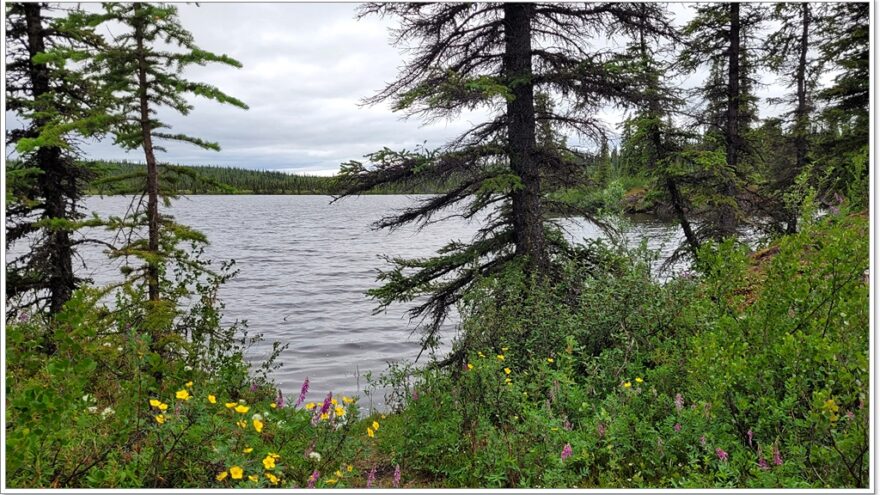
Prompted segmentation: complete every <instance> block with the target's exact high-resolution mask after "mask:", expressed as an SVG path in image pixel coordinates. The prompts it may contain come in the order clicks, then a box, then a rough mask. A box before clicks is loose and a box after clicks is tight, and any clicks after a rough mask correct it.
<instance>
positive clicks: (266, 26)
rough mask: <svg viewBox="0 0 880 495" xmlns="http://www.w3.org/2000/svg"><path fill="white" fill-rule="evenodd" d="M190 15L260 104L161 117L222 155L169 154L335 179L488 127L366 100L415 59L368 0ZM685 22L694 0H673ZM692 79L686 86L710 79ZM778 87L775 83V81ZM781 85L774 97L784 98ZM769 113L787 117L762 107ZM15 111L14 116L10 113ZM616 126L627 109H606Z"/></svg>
mask: <svg viewBox="0 0 880 495" xmlns="http://www.w3.org/2000/svg"><path fill="white" fill-rule="evenodd" d="M178 7H179V10H180V18H181V22H182V24H183V25H184V27H186V28H187V29H189V30H190V31H191V32H192V33H193V35H194V37H195V40H196V43H197V44H198V45H199V46H201V47H202V48H204V49H206V50H209V51H213V52H216V53H225V54H227V55H230V56H232V57H234V58H236V59H238V60H239V61H240V62H241V63H242V64H243V66H244V67H243V68H242V69H234V68H231V67H227V66H223V65H219V64H215V65H212V66H207V67H196V68H194V69H191V70H189V71H188V72H187V75H188V76H189V77H191V78H192V79H194V80H198V81H204V82H209V83H211V84H214V85H216V86H218V87H219V88H220V89H221V90H223V91H225V92H226V93H228V94H230V95H232V96H235V97H237V98H239V99H241V100H243V101H244V102H245V103H247V104H248V105H249V106H250V109H249V110H247V111H245V110H241V109H238V108H235V107H231V106H225V105H220V104H217V103H214V102H212V101H209V100H205V99H198V98H194V99H193V104H194V106H195V109H194V110H193V111H192V112H191V113H190V115H188V116H186V117H183V116H179V115H176V114H173V113H171V112H160V117H161V118H163V119H164V120H166V121H167V122H168V123H169V124H171V125H172V126H173V130H174V132H181V133H185V134H190V135H194V136H198V137H201V138H204V139H208V140H213V141H217V142H219V143H220V145H221V147H222V150H221V151H220V152H213V151H204V150H201V149H198V148H195V147H193V146H189V145H183V144H180V145H177V144H171V145H168V146H167V148H168V153H165V154H163V155H162V156H161V157H160V159H161V160H165V161H169V162H174V163H181V164H191V165H211V164H215V165H231V166H237V167H244V168H253V169H272V170H285V171H290V172H298V173H312V174H313V173H320V174H331V173H334V172H335V171H337V170H338V168H339V164H340V163H341V162H344V161H347V160H350V159H360V158H362V156H363V155H364V154H366V153H369V152H372V151H376V150H378V149H380V148H382V147H383V146H388V147H390V148H401V147H408V148H411V147H413V146H414V145H417V144H421V143H423V142H427V143H426V144H427V145H428V146H429V147H431V146H440V145H442V144H443V143H444V142H445V141H446V140H448V139H449V138H451V137H453V136H455V135H457V134H458V133H460V132H462V131H464V130H466V129H467V128H468V127H469V123H476V122H480V121H481V120H482V119H481V118H480V114H479V113H477V114H470V115H468V114H465V115H463V116H462V117H461V118H459V119H457V120H456V121H452V122H440V123H435V124H432V125H427V126H426V125H423V123H422V122H420V121H418V120H413V119H410V120H403V119H402V116H401V115H400V114H395V113H393V112H391V111H390V109H389V108H388V107H387V106H386V105H380V106H374V107H365V106H361V105H360V101H361V99H362V98H364V97H367V96H370V95H372V94H374V93H375V92H376V91H377V90H379V89H381V88H382V87H383V86H384V85H385V84H386V83H388V82H390V81H392V80H394V79H395V76H396V74H397V71H398V68H399V66H400V65H401V63H402V62H403V60H404V55H403V54H402V53H400V52H399V51H398V49H397V48H395V47H393V46H391V45H390V44H389V28H390V27H392V26H393V20H390V19H385V20H381V19H378V18H376V17H371V18H367V19H362V20H355V18H354V14H355V10H356V7H357V5H356V4H331V3H321V4H303V3H300V4H296V3H287V4H285V3H264V4H259V3H250V4H230V3H203V4H201V5H200V6H196V5H193V4H181V5H179V6H178ZM671 7H672V8H671V11H672V12H673V13H674V14H675V15H676V23H678V24H680V23H683V22H685V21H686V19H688V18H689V17H690V15H689V9H690V5H687V4H673V5H672V6H671ZM691 79H692V81H689V82H687V83H686V84H693V83H694V82H698V81H696V80H694V78H693V77H692V78H691ZM767 82H772V81H767ZM781 91H782V88H781V87H779V86H778V85H773V84H771V85H769V86H767V87H765V88H764V89H763V90H761V94H762V95H767V94H779V93H780V92H781ZM761 110H762V115H765V116H766V115H768V114H772V113H776V111H775V110H773V109H769V108H767V107H766V105H762V108H761ZM7 117H8V116H7ZM600 117H602V118H603V119H604V120H606V122H607V123H608V125H609V126H610V127H611V128H612V129H613V128H614V126H615V125H616V123H617V122H619V121H620V119H621V116H620V115H619V114H618V113H615V112H612V111H608V112H603V113H602V114H601V115H600ZM84 151H85V152H86V154H87V155H88V156H90V157H92V158H105V159H128V160H133V161H143V155H142V154H141V153H137V152H130V153H126V152H124V151H122V150H120V149H119V148H116V147H114V146H113V145H112V143H111V142H110V140H106V141H105V142H100V143H96V144H93V145H89V146H86V147H85V149H84Z"/></svg>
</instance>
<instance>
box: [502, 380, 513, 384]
mask: <svg viewBox="0 0 880 495" xmlns="http://www.w3.org/2000/svg"><path fill="white" fill-rule="evenodd" d="M511 382H513V380H511V379H510V378H505V379H504V383H506V384H508V385H510V384H511Z"/></svg>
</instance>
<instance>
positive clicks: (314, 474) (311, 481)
mask: <svg viewBox="0 0 880 495" xmlns="http://www.w3.org/2000/svg"><path fill="white" fill-rule="evenodd" d="M320 476H321V472H320V471H318V470H317V469H316V470H314V471H312V475H311V476H309V488H314V487H315V482H316V481H318V477H320Z"/></svg>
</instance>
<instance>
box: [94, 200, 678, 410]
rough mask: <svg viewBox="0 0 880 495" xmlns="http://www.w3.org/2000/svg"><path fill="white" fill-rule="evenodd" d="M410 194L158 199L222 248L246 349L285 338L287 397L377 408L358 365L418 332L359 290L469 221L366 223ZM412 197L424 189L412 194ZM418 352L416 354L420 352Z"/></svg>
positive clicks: (405, 345)
mask: <svg viewBox="0 0 880 495" xmlns="http://www.w3.org/2000/svg"><path fill="white" fill-rule="evenodd" d="M419 197H420V196H400V195H396V196H362V197H357V198H346V199H343V200H340V201H338V202H336V203H334V204H330V200H331V198H330V197H329V196H192V197H189V198H182V199H179V200H177V201H175V202H174V204H173V206H172V207H171V208H170V209H167V210H163V212H164V213H166V214H171V215H173V216H175V218H176V219H177V220H178V221H179V222H181V223H183V224H186V225H189V226H191V227H194V228H196V229H198V230H200V231H201V232H203V233H204V234H206V235H207V236H208V239H209V240H210V245H209V246H207V248H206V249H205V254H206V257H207V258H210V259H213V260H216V261H217V262H219V261H221V260H228V259H234V260H235V261H236V268H237V269H238V270H239V274H238V276H236V277H235V278H233V279H232V280H231V281H230V282H229V283H228V284H227V285H225V286H224V287H223V288H222V289H221V292H220V296H221V298H222V300H223V302H225V304H226V310H225V318H226V320H229V321H231V320H236V319H237V320H247V322H248V328H249V333H250V334H251V335H253V334H257V333H262V334H263V336H264V339H265V340H264V341H263V342H262V343H261V344H259V345H257V346H255V347H253V348H252V349H251V353H250V355H249V356H248V358H249V359H250V360H251V361H252V362H256V361H260V360H262V359H264V358H265V357H266V356H267V355H268V354H269V352H270V351H271V346H272V342H273V341H278V342H282V343H286V344H288V348H287V350H286V351H284V352H283V353H282V355H281V356H280V361H281V362H282V363H283V367H282V368H280V369H279V370H277V371H276V372H275V374H274V375H273V376H274V379H275V381H276V383H277V384H278V386H279V387H280V388H281V389H282V391H284V393H285V396H287V397H288V400H295V399H296V396H297V394H298V393H299V389H300V386H301V384H302V382H303V380H304V379H305V378H306V377H307V376H308V377H309V379H310V381H311V392H310V394H309V400H314V401H317V400H320V399H322V398H323V397H324V396H325V395H326V394H327V392H328V391H332V392H333V393H334V395H336V394H345V395H360V396H361V397H362V399H363V400H362V404H365V405H367V406H369V405H370V404H371V403H372V405H373V406H374V407H376V408H378V409H382V408H383V407H384V400H383V397H380V396H379V395H381V394H376V396H375V397H372V398H367V397H364V394H363V389H364V388H365V386H366V381H365V379H364V374H365V373H367V372H369V371H372V372H373V373H374V374H378V373H381V372H382V371H384V370H385V369H386V367H387V363H389V362H394V361H400V360H412V359H414V358H415V357H416V356H417V355H418V353H419V348H420V346H419V344H418V335H411V334H412V331H413V329H414V325H412V324H410V322H409V321H408V318H407V317H406V315H405V312H406V309H407V307H408V306H406V305H397V306H394V307H391V308H389V309H388V311H387V312H383V313H381V314H375V315H374V314H373V310H374V309H375V307H376V303H375V301H373V300H370V299H369V298H367V297H366V295H365V292H366V291H367V290H368V289H370V288H372V287H376V286H377V282H376V274H377V269H379V268H382V267H387V265H386V264H385V262H384V260H382V259H381V258H380V256H381V255H384V254H387V255H392V256H404V257H416V256H429V255H431V254H432V253H434V252H435V251H436V250H437V249H438V248H439V247H441V246H442V245H444V244H445V243H447V242H448V241H450V240H462V241H468V240H470V238H471V236H472V235H473V234H474V232H476V230H477V229H478V227H479V224H478V223H476V222H466V221H464V220H462V219H460V218H455V219H451V220H447V221H444V222H440V223H436V224H432V225H428V226H427V227H425V228H424V229H422V230H421V231H418V229H417V228H415V227H406V228H401V229H399V230H396V231H394V232H388V231H376V230H373V229H372V227H371V224H372V223H373V222H374V221H376V220H377V219H379V218H380V217H381V216H383V215H386V214H389V213H392V212H393V211H394V210H398V209H401V208H403V207H405V206H407V205H409V204H412V202H413V201H415V200H417V199H418V198H419ZM421 197H424V196H421ZM130 201H131V199H130V198H127V197H121V196H113V197H89V198H87V199H86V201H85V208H86V210H87V211H88V212H93V211H94V212H97V213H98V214H99V215H101V216H108V215H122V214H124V213H125V211H126V209H127V207H128V205H129V203H130ZM561 223H562V224H563V225H564V227H565V228H566V231H567V235H568V236H569V238H571V239H572V240H582V239H584V238H597V237H600V236H601V233H600V231H599V230H598V229H597V228H596V227H595V226H594V225H592V224H590V223H588V222H585V221H578V220H577V219H571V218H569V219H563V220H562V222H561ZM626 235H627V238H628V239H630V240H631V242H634V243H638V242H640V240H641V239H642V238H644V239H647V241H648V245H649V246H650V247H652V248H655V249H661V250H662V251H663V252H664V253H666V254H668V253H670V252H671V250H672V249H674V248H675V246H676V244H677V242H678V241H679V239H680V237H681V236H680V233H679V230H678V228H677V226H676V225H674V224H668V223H663V222H659V221H656V220H650V219H640V220H637V221H633V222H631V225H630V227H629V228H628V229H627V231H626ZM81 254H82V257H83V260H84V262H85V267H80V269H79V272H78V273H79V274H80V275H81V276H90V277H92V278H93V279H94V280H95V282H96V283H108V282H111V281H115V280H118V279H119V278H120V275H119V266H120V264H119V263H118V262H113V263H111V262H109V261H108V260H107V258H106V257H105V256H104V255H103V254H102V253H101V250H100V249H98V248H92V249H91V250H88V249H87V250H84V251H83V252H82V253H81ZM455 331H456V326H455V322H454V321H450V322H449V323H448V324H447V325H446V328H445V329H444V342H443V347H442V348H441V349H440V352H443V351H445V350H447V349H448V348H449V344H450V340H451V339H452V338H454V337H455ZM423 359H424V357H423Z"/></svg>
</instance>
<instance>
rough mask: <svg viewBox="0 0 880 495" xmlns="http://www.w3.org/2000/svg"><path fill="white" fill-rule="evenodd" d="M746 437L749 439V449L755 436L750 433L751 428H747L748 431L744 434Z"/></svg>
mask: <svg viewBox="0 0 880 495" xmlns="http://www.w3.org/2000/svg"><path fill="white" fill-rule="evenodd" d="M746 435H747V436H748V437H749V447H751V446H752V437H753V436H754V435H755V433H754V432H753V431H752V429H751V428H749V431H747V432H746Z"/></svg>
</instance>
